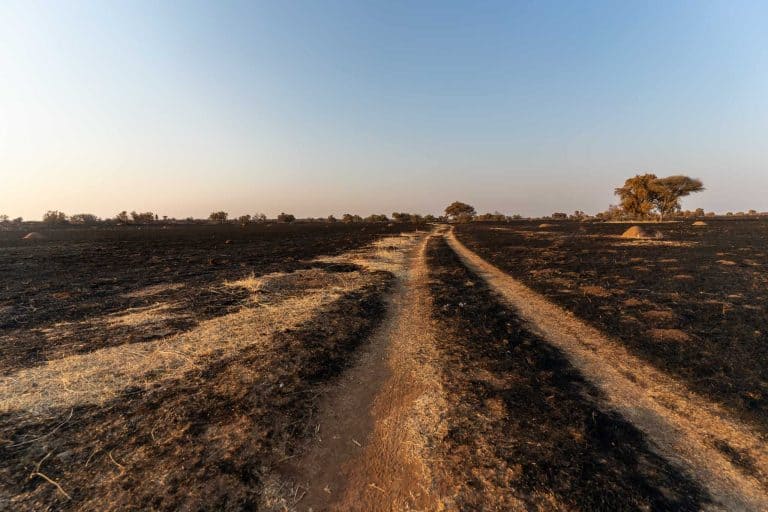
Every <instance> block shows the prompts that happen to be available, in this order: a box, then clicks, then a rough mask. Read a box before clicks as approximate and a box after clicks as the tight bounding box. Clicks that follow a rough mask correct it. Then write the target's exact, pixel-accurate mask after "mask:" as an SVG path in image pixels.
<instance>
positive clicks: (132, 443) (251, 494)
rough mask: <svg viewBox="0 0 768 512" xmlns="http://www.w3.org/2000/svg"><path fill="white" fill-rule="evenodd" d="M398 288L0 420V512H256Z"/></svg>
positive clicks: (351, 296) (347, 300)
mask: <svg viewBox="0 0 768 512" xmlns="http://www.w3.org/2000/svg"><path fill="white" fill-rule="evenodd" d="M344 232H345V233H346V235H345V236H346V237H351V236H352V235H351V234H350V231H349V230H343V231H342V233H344ZM354 240H355V241H356V242H355V243H357V241H359V238H355V239H354ZM337 242H338V240H337ZM296 243H299V242H296ZM348 243H349V242H348ZM318 245H319V244H318ZM289 247H290V244H289ZM300 254H301V255H302V257H303V256H306V255H307V252H303V253H300ZM230 257H231V258H234V257H235V256H230ZM249 257H250V256H249ZM392 279H393V278H392V276H391V275H390V274H388V273H384V272H377V273H374V274H373V275H372V282H371V284H369V285H367V286H365V287H363V288H362V289H360V290H358V291H354V292H350V293H347V294H346V295H344V296H342V297H341V298H340V299H338V300H336V301H335V302H333V303H332V304H331V305H329V306H327V307H325V308H324V309H323V310H321V311H319V312H318V313H317V315H316V316H315V317H314V318H313V319H312V320H310V321H308V322H306V323H305V324H303V325H301V326H299V327H298V328H295V329H290V330H284V331H281V332H277V333H275V334H273V335H272V337H271V340H270V343H269V344H268V348H267V349H265V348H264V347H263V346H259V345H254V346H250V347H248V348H246V349H243V350H241V351H240V352H238V353H236V354H234V355H230V356H227V357H225V358H223V359H221V358H219V359H217V358H216V357H215V356H213V357H211V358H210V359H209V360H207V361H201V362H200V363H199V365H198V368H197V369H195V370H193V371H189V372H187V373H186V374H184V375H183V376H179V377H178V378H174V379H173V380H163V381H161V382H159V383H156V384H154V385H152V386H150V387H148V388H144V389H142V388H138V387H137V388H136V389H133V390H131V389H128V390H126V391H125V392H124V393H123V394H122V395H121V396H119V397H118V398H116V399H114V400H111V401H109V402H108V403H106V404H104V405H102V406H80V407H76V408H74V409H71V410H70V409H67V410H61V409H59V410H54V411H53V412H51V413H50V414H49V415H48V416H47V417H46V418H44V419H40V418H39V417H38V418H35V419H31V420H30V419H28V418H27V416H26V415H24V414H23V413H22V414H5V415H3V416H0V508H2V509H9V510H30V511H31V510H35V511H40V510H94V511H96V510H104V509H105V508H109V509H114V510H253V509H257V508H260V506H259V505H260V504H263V503H264V502H265V500H267V499H268V496H267V495H266V493H268V488H265V486H266V485H267V484H268V482H267V480H266V475H268V474H269V472H270V471H271V470H272V469H273V468H274V467H275V465H277V464H279V463H281V462H283V461H285V460H287V459H289V458H291V457H292V456H294V455H295V454H296V453H297V451H298V450H301V449H302V448H303V446H304V443H305V442H306V439H307V437H308V436H309V435H310V434H311V433H313V432H308V430H310V427H309V425H310V424H311V421H310V420H311V418H312V417H313V416H314V415H316V409H317V402H318V395H319V394H320V391H319V389H321V386H322V385H324V384H326V383H328V382H330V381H333V379H334V378H335V377H336V376H337V375H338V374H339V373H340V372H341V371H342V370H343V369H344V368H345V367H346V366H347V365H348V364H349V361H350V359H351V358H352V354H353V353H354V350H355V349H356V347H357V346H358V345H359V344H360V343H361V342H362V341H363V340H364V339H366V338H367V337H368V335H369V334H370V332H371V331H372V329H373V328H374V327H375V326H376V325H377V324H378V323H379V321H380V319H381V318H382V315H383V313H384V305H383V294H384V293H385V292H386V290H387V289H388V287H389V286H390V285H391V282H392ZM57 486H60V487H57Z"/></svg>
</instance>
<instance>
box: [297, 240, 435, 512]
mask: <svg viewBox="0 0 768 512" xmlns="http://www.w3.org/2000/svg"><path fill="white" fill-rule="evenodd" d="M428 236H429V235H426V234H423V235H422V236H421V237H420V239H419V242H418V244H417V245H416V246H415V247H414V248H413V249H412V250H411V251H410V252H409V253H408V254H407V255H406V258H405V261H404V262H403V266H402V268H401V269H398V270H396V272H395V274H396V275H397V276H398V282H397V285H396V287H395V291H394V293H393V295H392V296H391V297H390V299H389V308H388V309H389V312H388V315H387V317H386V318H385V320H384V322H383V324H382V326H381V327H380V328H379V329H378V330H377V332H376V333H375V335H374V336H373V337H372V339H371V340H370V341H369V344H368V345H367V346H366V348H365V349H364V350H363V352H362V353H361V354H360V356H359V360H358V362H357V364H356V366H355V367H353V368H351V369H350V370H349V371H348V372H347V373H346V374H345V375H344V377H343V378H342V381H341V382H340V383H339V384H338V385H337V386H336V387H335V389H334V390H332V391H331V392H330V393H329V394H328V395H327V396H326V398H325V400H324V403H323V404H322V406H321V411H322V412H321V415H320V417H319V419H318V421H317V426H316V427H315V428H316V435H315V438H314V439H313V441H312V444H311V445H310V447H309V450H308V452H307V453H306V455H305V456H304V457H302V458H301V459H300V460H297V461H292V463H291V464H290V465H289V466H287V467H286V468H285V470H284V472H283V479H287V480H289V481H292V482H294V484H293V489H294V490H295V491H297V492H300V493H306V494H304V497H303V498H302V499H301V500H300V501H299V502H298V503H297V505H296V509H297V510H307V511H315V512H317V511H321V510H350V511H358V510H359V511H400V510H441V509H442V508H443V506H442V505H441V503H442V502H443V499H442V498H441V497H440V491H439V488H440V485H439V481H440V477H439V475H438V474H436V471H435V467H436V465H435V464H431V463H430V460H429V459H430V457H429V451H430V446H429V443H430V442H432V440H434V439H439V438H440V434H439V432H438V431H439V430H440V429H441V428H442V425H441V423H440V416H441V411H442V409H443V408H444V405H443V403H442V395H441V389H440V380H439V377H438V376H437V369H436V368H435V367H434V360H435V357H434V343H435V338H434V333H433V330H432V328H431V325H430V321H429V319H430V311H431V301H430V297H429V293H428V290H427V289H426V277H427V268H426V259H425V254H424V253H425V248H426V242H427V240H428ZM390 270H393V269H390Z"/></svg>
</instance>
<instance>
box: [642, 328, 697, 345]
mask: <svg viewBox="0 0 768 512" xmlns="http://www.w3.org/2000/svg"><path fill="white" fill-rule="evenodd" d="M648 335H649V336H650V337H651V339H653V340H656V341H672V342H675V343H686V342H689V341H691V339H692V338H691V336H690V335H689V334H688V333H686V332H685V331H681V330H680V329H650V330H649V331H648Z"/></svg>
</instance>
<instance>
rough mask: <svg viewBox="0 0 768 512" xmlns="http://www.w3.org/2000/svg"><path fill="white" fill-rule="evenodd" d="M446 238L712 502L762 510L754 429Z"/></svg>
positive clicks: (766, 463)
mask: <svg viewBox="0 0 768 512" xmlns="http://www.w3.org/2000/svg"><path fill="white" fill-rule="evenodd" d="M446 238H447V240H448V243H449V244H450V246H451V247H452V248H453V250H454V251H455V252H456V253H457V254H458V255H459V257H460V258H461V259H462V261H463V262H464V263H465V265H467V267H469V268H470V269H471V270H472V271H473V272H475V273H476V274H477V275H478V276H479V277H480V278H482V279H484V280H485V281H486V282H487V284H488V285H489V286H490V287H491V289H493V290H494V291H496V292H497V293H498V294H499V295H501V297H502V298H503V299H504V300H505V301H506V302H507V303H508V304H509V305H510V306H512V307H513V308H515V310H516V311H517V312H518V314H519V315H520V317H521V318H522V319H523V320H525V321H526V322H527V323H528V326H529V327H530V330H531V332H533V333H535V334H537V335H539V336H540V337H542V338H543V339H545V340H547V341H548V342H550V343H551V344H552V345H554V346H556V347H557V348H559V349H560V350H562V351H563V352H564V353H565V355H566V356H567V357H568V358H569V359H570V360H571V362H572V363H573V365H574V366H575V367H576V368H577V369H579V371H580V372H581V373H582V374H583V375H584V377H585V378H587V379H588V380H590V381H592V383H593V384H595V385H596V386H597V387H598V388H600V389H601V390H602V391H603V392H604V394H605V396H606V400H607V403H606V404H605V405H606V406H607V407H610V408H612V409H614V410H616V411H617V412H619V413H620V414H622V415H623V416H624V417H625V418H627V420H629V421H631V422H632V423H634V424H635V425H636V426H637V427H638V428H639V429H640V430H642V431H643V432H644V433H645V434H646V435H647V436H648V438H649V440H650V441H651V442H652V443H653V444H654V445H655V446H656V448H657V449H658V450H659V452H660V453H661V454H662V455H663V456H665V457H666V458H667V459H668V460H670V461H671V462H673V463H675V464H677V465H679V466H681V467H682V468H684V469H685V470H686V471H687V472H688V473H690V474H691V476H692V477H693V478H695V479H696V480H697V481H698V482H699V483H700V484H701V485H703V486H704V487H705V488H706V489H708V491H709V492H710V494H711V496H712V498H713V499H714V501H715V502H716V504H717V506H719V507H721V508H723V509H726V510H754V511H760V510H768V487H767V486H766V483H765V482H766V480H767V478H768V453H767V452H766V449H765V443H766V440H765V439H763V438H762V437H761V436H760V435H759V434H758V433H757V432H755V431H754V430H752V429H751V428H749V427H747V426H745V425H743V424H742V423H740V422H739V421H737V420H735V419H733V418H731V417H730V415H729V414H728V413H727V412H726V411H725V410H724V409H723V408H721V407H719V406H718V405H717V404H715V403H712V402H710V401H708V400H706V399H705V398H704V397H701V396H698V395H696V394H694V393H692V392H691V391H690V390H688V389H687V388H686V387H685V386H684V385H683V384H681V383H680V382H678V381H676V380H675V379H673V378H671V377H669V376H668V375H665V374H663V373H662V372H659V371H658V370H656V369H655V368H653V367H652V366H650V365H649V364H647V363H645V362H644V361H642V360H640V359H639V358H637V357H635V356H633V355H631V354H630V353H629V352H628V351H627V350H626V349H625V348H624V347H623V346H621V345H620V344H619V343H617V342H616V341H613V340H611V339H609V338H608V337H606V336H605V335H604V334H602V333H601V332H600V331H598V330H597V329H595V328H593V327H590V326H589V325H587V324H585V323H584V322H583V321H581V320H579V319H578V318H576V317H575V316H574V315H572V314H570V313H569V312H567V311H565V310H563V309H562V308H560V307H558V306H556V305H554V304H552V303H551V302H549V301H548V300H547V299H546V298H544V297H543V296H541V295H539V294H538V293H536V292H534V291H532V290H531V289H529V288H528V287H526V286H525V285H523V284H522V283H520V282H519V281H517V280H515V279H514V278H512V277H511V276H509V275H508V274H506V273H505V272H503V271H501V270H499V269H498V268H496V267H494V266H493V265H491V264H490V263H488V262H486V261H485V260H483V259H482V258H480V257H479V256H478V255H476V254H475V253H474V252H472V251H471V250H469V249H468V248H467V247H466V246H464V245H463V244H462V243H461V242H460V241H458V240H457V239H456V237H455V236H454V233H453V231H451V232H450V233H448V235H447V236H446ZM718 446H719V447H721V448H720V449H718ZM723 446H726V447H730V449H731V450H735V451H736V452H737V453H739V454H740V456H745V457H747V458H748V460H750V462H751V464H750V468H744V467H740V466H738V465H736V464H735V463H734V462H733V460H732V459H731V458H729V457H728V456H727V455H726V454H725V453H724V450H723V449H722V447H723Z"/></svg>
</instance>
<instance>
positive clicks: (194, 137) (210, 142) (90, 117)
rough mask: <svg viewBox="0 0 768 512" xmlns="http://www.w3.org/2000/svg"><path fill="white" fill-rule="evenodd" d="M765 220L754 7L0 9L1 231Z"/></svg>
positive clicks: (763, 90)
mask: <svg viewBox="0 0 768 512" xmlns="http://www.w3.org/2000/svg"><path fill="white" fill-rule="evenodd" d="M645 171H649V172H655V173H656V174H659V175H666V174H672V173H686V174H690V175H692V176H695V177H699V178H701V179H703V180H704V183H705V185H706V186H707V188H708V190H707V191H706V192H704V193H702V194H700V195H698V196H696V197H692V198H690V199H688V200H687V201H686V202H685V203H684V207H687V208H688V207H690V208H695V207H698V206H701V207H704V208H706V209H716V210H718V211H725V210H741V209H749V208H755V209H758V210H768V200H767V199H766V194H765V192H766V190H768V2H765V1H756V2H743V1H723V2H707V1H695V2H678V1H658V2H632V1H627V2H624V1H621V2H617V1H609V2H571V1H567V2H546V1H535V2H513V1H503V2H484V1H473V2H461V3H459V2H446V1H440V2H393V1H386V2H378V3H374V2H366V1H350V2H332V1H322V2H320V1H318V2H285V1H277V2H242V3H231V2H213V1H211V2H187V1H185V2H138V1H129V2H128V1H127V2H111V1H98V2H75V1H67V2H59V1H54V2H50V3H48V2H33V1H29V0H23V1H20V2H16V1H15V0H4V1H3V2H2V3H0V213H6V214H9V215H12V216H17V215H21V216H24V217H25V218H30V219H33V218H40V217H41V215H42V213H43V212H44V211H45V210H47V209H62V210H64V211H66V212H67V213H78V212H92V213H96V214H98V215H101V216H112V215H114V214H115V213H116V212H117V211H119V210H123V209H127V210H132V209H136V210H153V211H157V212H158V213H160V214H166V215H170V216H177V217H185V216H187V215H195V216H203V215H207V214H208V212H210V211H211V210H214V209H216V210H218V209H225V210H228V211H229V212H230V213H231V214H241V213H254V212H265V213H267V214H270V215H273V214H275V213H277V212H279V211H281V210H284V211H288V212H293V213H295V214H296V215H299V216H306V215H312V216H320V215H327V214H329V213H335V214H339V213H342V212H344V211H350V212H356V213H360V214H368V213H372V212H384V213H390V212H392V211H393V210H409V211H418V212H424V213H426V212H434V213H437V212H439V211H441V210H442V208H443V207H444V206H445V205H446V204H448V203H449V202H451V201H453V200H457V199H458V200H463V201H467V202H470V203H472V204H474V205H475V206H476V207H477V208H478V209H479V210H482V211H490V210H500V211H503V212H505V213H516V212H520V213H523V214H529V215H538V214H548V213H551V212H552V211H554V210H559V211H568V212H570V211H573V210H575V209H581V210H586V211H589V212H596V211H599V210H602V209H605V208H606V207H607V206H608V204H609V203H611V202H613V201H614V197H613V196H612V190H613V188H614V187H615V186H618V185H620V184H621V182H622V181H623V179H624V178H625V177H627V176H630V175H633V174H635V173H636V172H645Z"/></svg>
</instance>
